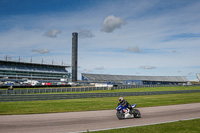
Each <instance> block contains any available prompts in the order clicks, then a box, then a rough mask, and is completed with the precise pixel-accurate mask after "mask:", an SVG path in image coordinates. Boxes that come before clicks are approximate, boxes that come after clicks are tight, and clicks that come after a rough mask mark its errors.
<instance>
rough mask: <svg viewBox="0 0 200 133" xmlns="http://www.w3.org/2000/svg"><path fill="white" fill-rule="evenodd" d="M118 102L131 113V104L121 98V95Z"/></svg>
mask: <svg viewBox="0 0 200 133" xmlns="http://www.w3.org/2000/svg"><path fill="white" fill-rule="evenodd" d="M119 102H120V103H118V105H120V104H121V105H122V106H123V107H125V106H126V107H127V108H128V109H130V113H133V111H132V109H133V108H132V106H131V105H130V104H129V103H128V102H127V101H126V100H125V99H124V98H123V97H120V98H119Z"/></svg>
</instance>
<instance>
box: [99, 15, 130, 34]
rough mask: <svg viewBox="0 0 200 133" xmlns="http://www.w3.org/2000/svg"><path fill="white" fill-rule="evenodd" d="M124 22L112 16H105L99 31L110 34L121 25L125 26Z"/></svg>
mask: <svg viewBox="0 0 200 133" xmlns="http://www.w3.org/2000/svg"><path fill="white" fill-rule="evenodd" d="M125 23H126V21H125V20H123V19H121V18H119V17H115V16H114V15H110V16H107V17H106V18H105V19H104V21H103V28H102V29H101V31H103V32H107V33H111V32H113V31H114V30H115V29H117V28H120V27H121V25H123V24H125Z"/></svg>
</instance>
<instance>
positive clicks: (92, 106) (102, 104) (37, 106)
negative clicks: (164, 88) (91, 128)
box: [0, 93, 200, 115]
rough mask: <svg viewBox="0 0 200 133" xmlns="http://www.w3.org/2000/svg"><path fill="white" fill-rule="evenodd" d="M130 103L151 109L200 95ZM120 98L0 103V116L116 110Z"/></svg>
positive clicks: (130, 99)
mask: <svg viewBox="0 0 200 133" xmlns="http://www.w3.org/2000/svg"><path fill="white" fill-rule="evenodd" d="M124 98H125V99H126V100H128V102H129V103H131V104H134V103H136V104H137V105H138V106H137V107H151V106H162V105H175V104H186V103H198V102H200V93H185V94H168V95H147V96H127V97H124ZM117 103H118V97H105V98H87V99H68V100H48V101H47V100H44V101H21V102H0V115H9V114H37V113H57V112H74V111H90V110H107V109H115V108H116V106H117Z"/></svg>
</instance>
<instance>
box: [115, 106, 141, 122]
mask: <svg viewBox="0 0 200 133" xmlns="http://www.w3.org/2000/svg"><path fill="white" fill-rule="evenodd" d="M135 107H136V104H133V105H132V108H133V109H132V110H130V109H129V108H127V106H122V105H121V104H119V105H118V107H117V108H116V110H117V113H116V116H117V118H118V119H119V120H121V119H127V118H141V113H140V111H139V110H138V109H135Z"/></svg>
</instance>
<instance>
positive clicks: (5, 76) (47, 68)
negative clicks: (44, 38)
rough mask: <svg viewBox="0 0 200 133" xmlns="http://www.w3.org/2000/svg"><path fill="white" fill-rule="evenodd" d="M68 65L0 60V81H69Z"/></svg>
mask: <svg viewBox="0 0 200 133" xmlns="http://www.w3.org/2000/svg"><path fill="white" fill-rule="evenodd" d="M69 67H70V66H62V65H49V64H37V63H26V62H16V61H3V60H0V81H25V80H37V81H40V82H58V81H61V80H63V81H70V80H71V73H68V71H67V70H66V68H69Z"/></svg>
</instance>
